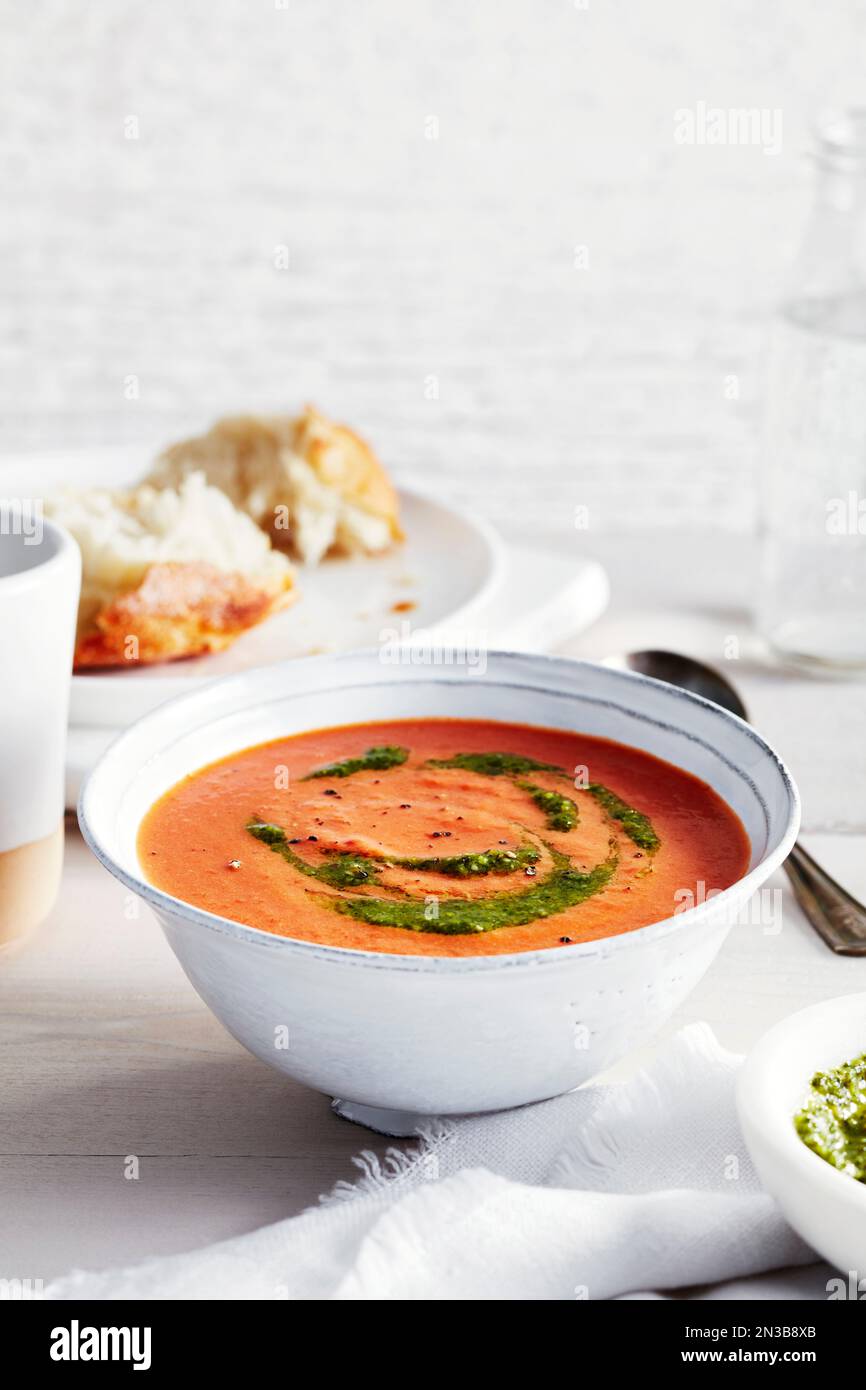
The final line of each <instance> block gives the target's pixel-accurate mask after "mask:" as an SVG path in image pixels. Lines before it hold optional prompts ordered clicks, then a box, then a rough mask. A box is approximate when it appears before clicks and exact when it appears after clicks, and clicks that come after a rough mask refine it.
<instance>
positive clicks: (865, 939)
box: [604, 650, 866, 956]
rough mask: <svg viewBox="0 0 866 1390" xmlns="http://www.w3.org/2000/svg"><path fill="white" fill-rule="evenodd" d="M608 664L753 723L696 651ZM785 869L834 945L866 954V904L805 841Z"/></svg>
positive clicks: (633, 655) (645, 654)
mask: <svg viewBox="0 0 866 1390" xmlns="http://www.w3.org/2000/svg"><path fill="white" fill-rule="evenodd" d="M604 664H605V665H606V666H613V667H615V668H616V669H618V670H623V671H635V672H637V674H638V675H641V676H651V677H652V678H653V679H654V680H657V681H665V682H666V683H667V684H668V685H675V686H678V687H679V689H680V690H688V691H690V692H691V693H692V694H693V695H700V696H702V697H703V699H705V700H712V702H713V704H716V705H719V706H720V707H721V708H722V709H726V710H728V712H729V713H730V714H735V715H736V716H737V718H738V719H743V720H745V721H746V722H747V723H748V715H747V714H746V706H745V705H744V704H743V701H742V700H741V699H740V696H739V695H738V694H737V691H736V690H735V689H734V687H733V686H732V685H731V682H730V681H729V680H726V679H725V677H724V676H722V675H720V674H719V672H718V671H716V670H714V669H713V667H712V666H705V665H704V663H703V662H702V661H695V659H694V658H693V657H690V656H683V655H682V654H681V653H679V652H665V651H657V650H650V651H642V652H627V653H625V655H623V656H615V657H611V658H609V659H608V660H607V661H606V662H605V663H604ZM784 869H785V872H786V874H787V875H788V878H789V879H790V880H791V886H792V888H793V889H794V896H795V897H796V899H797V902H798V903H799V904H800V906H801V908H802V909H803V912H804V913H805V914H806V917H807V918H808V920H809V922H810V923H811V925H812V926H813V927H814V928H815V930H816V932H817V933H818V935H819V936H820V937H821V938H822V939H823V940H824V941H825V942H826V944H827V945H828V946H829V947H830V949H831V951H835V952H836V953H837V954H838V955H843V956H864V955H866V907H864V906H863V904H862V903H860V902H858V901H857V899H856V898H854V897H852V896H851V894H850V893H849V892H848V891H847V890H846V889H845V888H843V887H842V885H841V884H840V883H837V882H836V880H835V879H834V878H831V877H830V875H829V874H828V873H827V872H826V870H824V869H822V868H821V865H820V864H818V863H817V862H816V861H815V860H814V859H813V858H812V856H811V854H809V852H808V850H805V849H804V848H803V846H802V845H801V844H800V843H799V841H798V842H797V843H796V844H795V845H794V847H793V849H792V850H791V853H790V855H789V857H788V858H787V859H786V860H785V864H784Z"/></svg>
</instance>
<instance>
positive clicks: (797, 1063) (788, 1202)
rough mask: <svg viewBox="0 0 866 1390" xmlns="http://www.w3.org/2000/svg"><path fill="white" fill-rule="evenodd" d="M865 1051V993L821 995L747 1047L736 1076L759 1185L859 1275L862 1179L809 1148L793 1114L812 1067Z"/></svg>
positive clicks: (812, 1241) (811, 1239)
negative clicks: (819, 1001)
mask: <svg viewBox="0 0 866 1390" xmlns="http://www.w3.org/2000/svg"><path fill="white" fill-rule="evenodd" d="M864 1052H866V994H847V995H843V996H842V998H841V999H826V1000H825V1001H824V1002H823V1003H822V1004H813V1005H812V1007H811V1008H808V1009H801V1010H800V1012H799V1013H796V1014H791V1016H790V1017H789V1018H785V1019H783V1020H782V1022H781V1023H777V1024H776V1026H775V1027H774V1028H771V1029H770V1031H769V1033H767V1034H766V1035H765V1036H764V1037H763V1038H762V1039H761V1041H760V1042H759V1043H758V1045H757V1046H756V1047H755V1048H754V1050H753V1051H752V1052H751V1053H750V1054H749V1056H748V1058H747V1059H746V1062H745V1065H744V1066H743V1070H742V1072H741V1073H740V1077H739V1081H738V1084H737V1108H738V1110H739V1114H740V1124H741V1126H742V1129H743V1136H744V1138H745V1140H746V1145H747V1147H748V1150H749V1153H750V1154H751V1156H752V1161H753V1162H754V1164H755V1167H756V1168H757V1170H758V1175H759V1177H760V1179H761V1182H762V1183H763V1185H764V1187H765V1188H766V1189H767V1191H768V1192H769V1193H770V1194H771V1195H772V1196H773V1197H775V1198H776V1201H777V1202H778V1203H779V1206H780V1207H781V1208H782V1211H783V1212H784V1214H785V1217H786V1218H787V1220H788V1221H789V1222H790V1224H791V1225H792V1226H793V1228H794V1230H795V1231H796V1232H797V1233H798V1234H799V1235H801V1236H802V1237H803V1239H804V1240H805V1241H807V1242H808V1244H809V1245H811V1246H812V1247H813V1249H815V1250H817V1251H818V1253H819V1254H821V1255H823V1256H824V1258H825V1259H826V1260H829V1261H830V1263H831V1264H832V1265H835V1266H836V1268H837V1269H839V1270H841V1271H842V1272H843V1273H844V1274H846V1275H847V1274H849V1273H854V1274H855V1275H856V1279H866V1184H863V1183H859V1182H857V1181H856V1179H854V1178H852V1177H849V1175H848V1174H847V1173H840V1172H838V1170H837V1169H835V1168H833V1167H832V1165H831V1164H829V1163H825V1161H824V1159H823V1158H819V1157H818V1155H817V1154H815V1153H813V1152H812V1150H811V1149H808V1148H807V1147H806V1145H805V1144H804V1143H803V1141H802V1140H801V1139H800V1138H799V1136H798V1135H797V1132H796V1130H795V1129H794V1121H793V1117H794V1115H795V1113H796V1112H797V1111H798V1110H799V1109H800V1106H801V1105H802V1103H803V1101H804V1099H805V1097H806V1095H807V1093H808V1089H809V1082H810V1081H811V1079H812V1077H813V1076H814V1074H815V1072H816V1071H827V1070H830V1069H832V1068H833V1067H838V1066H840V1065H841V1063H843V1062H850V1061H851V1060H852V1059H853V1058H854V1057H859V1056H861V1055H862V1054H863V1053H864ZM855 1286H856V1280H855ZM864 1287H866V1286H864Z"/></svg>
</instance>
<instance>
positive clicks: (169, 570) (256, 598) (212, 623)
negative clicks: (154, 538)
mask: <svg viewBox="0 0 866 1390" xmlns="http://www.w3.org/2000/svg"><path fill="white" fill-rule="evenodd" d="M294 598H295V593H294V581H293V577H292V575H291V572H290V571H288V570H287V572H286V574H285V576H283V577H281V580H280V582H279V584H278V585H276V586H273V585H272V586H270V587H268V586H266V585H263V584H261V583H258V582H256V580H255V579H254V578H251V577H248V576H247V575H243V574H240V573H238V572H236V571H226V570H220V569H217V568H216V566H214V565H210V564H205V563H198V562H193V563H181V562H165V563H158V564H153V565H151V566H150V567H149V568H148V570H147V572H146V573H145V575H144V578H143V579H142V581H141V583H140V584H138V585H137V587H136V588H134V589H130V590H127V592H126V593H123V594H121V595H119V596H118V598H116V599H115V600H113V601H112V602H111V603H108V604H105V605H104V606H103V607H102V608H101V609H100V610H99V612H98V613H97V614H96V616H95V618H94V620H93V625H92V626H91V627H90V628H89V630H88V631H86V632H85V633H83V634H82V635H81V636H80V637H79V640H78V643H77V645H76V649H75V670H76V671H82V670H88V669H93V668H99V667H110V666H139V665H148V664H151V663H154V662H160V661H177V660H179V659H181V658H183V657H189V656H199V655H201V654H202V653H204V652H218V651H223V650H224V649H225V648H226V647H228V646H230V645H231V644H232V642H234V641H235V639H236V638H238V637H239V636H240V635H241V634H242V633H243V632H246V631H247V630H248V629H249V628H251V627H255V626H256V625H257V624H258V623H260V622H262V620H263V619H264V618H267V617H269V616H270V615H271V614H272V613H275V612H277V611H278V610H279V609H282V608H285V607H287V606H288V605H289V604H290V603H292V602H293V601H294Z"/></svg>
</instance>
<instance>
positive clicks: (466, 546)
mask: <svg viewBox="0 0 866 1390" xmlns="http://www.w3.org/2000/svg"><path fill="white" fill-rule="evenodd" d="M155 453H156V450H153V449H148V450H143V449H140V448H124V449H113V450H106V449H99V450H94V451H92V452H90V453H87V454H85V453H81V452H78V453H66V454H42V455H32V456H30V457H29V458H20V459H10V460H5V461H4V463H3V465H2V467H0V492H5V493H7V494H10V493H16V494H22V495H27V496H34V495H36V496H46V495H48V494H50V493H51V492H56V491H57V490H58V489H59V488H61V487H64V486H74V487H87V486H94V485H95V486H103V487H123V486H126V485H127V484H129V483H135V482H136V481H138V480H139V479H140V478H141V477H142V476H143V475H144V474H145V473H146V471H147V468H148V466H149V463H150V462H151V461H152V459H153V457H154V456H155ZM400 508H401V520H402V524H403V528H404V530H405V533H406V540H405V543H404V544H403V545H400V546H397V547H395V548H394V549H393V550H391V551H389V552H387V553H386V554H384V555H379V556H369V557H365V558H363V559H342V560H341V559H334V560H328V561H326V562H325V563H323V564H321V565H318V566H311V567H306V566H303V565H301V566H298V589H299V597H298V599H297V602H296V603H295V604H293V606H292V607H291V608H290V609H288V610H287V611H286V612H285V613H279V614H277V615H276V616H275V617H273V618H269V619H268V620H267V622H264V623H262V624H261V626H260V627H257V628H253V629H252V630H251V631H250V632H248V633H246V634H245V635H244V636H243V637H240V638H239V639H238V640H237V642H235V643H233V644H232V646H231V647H229V648H228V650H227V651H224V652H219V653H216V654H214V655H210V656H199V657H194V658H191V659H190V660H188V661H177V662H173V663H166V664H163V665H158V666H142V667H133V668H131V669H127V670H117V671H101V672H95V673H92V674H88V675H79V676H75V677H73V681H72V699H71V705H70V716H69V718H70V724H71V725H72V726H73V727H76V728H125V727H126V726H127V725H128V724H130V723H132V721H133V720H134V719H138V718H140V717H141V716H142V715H143V714H146V713H148V712H149V711H150V710H152V709H155V708H156V706H157V705H160V704H162V703H163V701H164V700H168V699H171V698H172V697H173V696H175V695H183V694H187V693H188V692H189V691H191V690H193V689H195V687H196V686H197V685H200V684H202V683H203V682H204V681H210V680H214V679H216V677H218V676H226V675H232V674H234V673H235V672H238V671H246V670H250V669H251V668H253V667H257V666H270V665H273V663H274V662H277V661H285V660H286V659H287V658H290V657H299V656H312V655H316V654H319V653H327V652H342V651H352V650H354V649H356V648H358V647H372V646H376V645H378V644H379V643H381V642H383V641H384V640H386V636H387V635H390V634H391V633H393V634H394V636H395V638H396V637H400V636H402V637H404V638H405V636H406V635H407V633H408V632H409V630H410V629H411V631H413V632H415V631H417V630H418V629H423V631H424V632H425V633H427V632H431V633H433V632H435V633H436V634H437V635H438V634H440V633H441V632H443V631H444V629H445V626H446V625H447V626H448V629H449V631H454V630H455V627H459V628H460V629H462V630H464V631H465V630H466V629H467V627H468V626H471V624H472V623H473V618H474V615H477V614H478V613H479V612H480V611H481V610H482V609H483V608H484V606H485V605H486V604H487V603H489V601H490V600H491V599H492V598H493V597H494V595H495V594H496V592H497V590H498V589H499V588H500V586H501V582H502V577H503V574H504V547H503V544H502V541H501V540H500V538H499V536H498V535H497V534H496V532H495V531H494V530H493V528H492V527H491V526H489V525H488V524H487V523H486V522H484V521H482V520H480V519H479V518H477V517H471V516H469V515H467V514H466V513H465V512H461V511H459V510H458V509H457V508H454V507H450V506H447V505H445V504H444V503H442V502H440V501H439V500H437V499H435V498H433V497H431V496H429V495H426V494H424V493H423V492H420V491H417V490H415V489H411V490H410V489H401V490H400ZM401 603H409V604H411V605H412V608H411V610H410V611H408V612H395V611H394V605H395V604H401Z"/></svg>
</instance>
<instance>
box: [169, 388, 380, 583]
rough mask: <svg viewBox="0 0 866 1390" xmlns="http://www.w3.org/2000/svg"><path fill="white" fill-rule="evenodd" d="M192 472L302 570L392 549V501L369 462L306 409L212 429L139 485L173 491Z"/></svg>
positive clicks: (354, 442) (364, 451)
mask: <svg viewBox="0 0 866 1390" xmlns="http://www.w3.org/2000/svg"><path fill="white" fill-rule="evenodd" d="M193 470H201V471H203V472H204V474H205V476H206V478H207V481H208V482H209V483H210V484H211V485H212V486H214V487H218V488H220V489H221V490H222V491H223V492H224V493H225V494H226V496H227V497H229V498H231V500H232V502H233V503H234V504H235V506H236V507H240V508H242V510H243V511H245V512H246V513H247V514H248V515H249V516H250V517H252V519H253V521H255V522H256V524H257V525H258V526H260V527H262V529H263V530H264V531H266V532H267V533H268V535H269V536H270V537H271V540H272V542H273V544H274V545H275V546H277V547H278V548H279V549H282V550H289V551H291V552H292V553H293V554H294V555H296V556H297V557H298V558H299V559H300V560H303V561H305V562H306V563H307V564H318V562H319V561H320V560H321V559H322V558H323V557H324V556H325V555H327V554H344V555H355V554H375V553H376V552H377V551H381V550H385V549H386V548H387V547H388V546H389V545H391V544H392V543H393V542H394V541H397V540H401V539H402V532H401V530H400V524H399V519H398V503H397V494H396V491H395V489H394V487H393V485H392V483H391V480H390V478H389V477H388V474H387V473H386V472H385V470H384V468H383V467H382V465H381V464H380V462H379V460H378V459H377V458H376V455H375V454H374V453H373V451H372V450H371V449H370V447H369V446H368V445H367V444H365V443H364V441H363V440H362V439H360V438H359V437H358V435H356V434H354V433H353V432H352V430H350V429H347V428H346V427H345V426H344V425H335V424H333V423H332V422H331V421H330V420H328V419H326V417H325V416H324V415H320V414H319V412H318V411H316V410H314V409H313V408H312V406H307V408H306V410H305V411H304V412H303V414H302V415H299V416H289V415H280V416H261V417H260V416H254V415H239V416H233V417H230V418H227V419H225V420H219V421H217V423H216V424H215V425H214V426H213V428H212V429H210V430H209V431H208V433H207V434H204V435H201V436H199V437H198V438H196V439H188V440H185V441H183V442H182V443H180V444H174V445H172V446H171V448H169V449H167V450H166V451H165V453H164V454H162V455H161V456H160V458H159V459H157V462H156V465H155V467H154V470H153V472H152V473H151V475H150V477H149V478H148V482H150V483H152V484H153V485H154V486H156V487H165V486H166V485H169V486H175V485H177V483H178V482H179V481H180V480H181V479H183V478H184V477H186V476H187V474H189V473H190V472H191V471H193Z"/></svg>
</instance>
